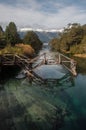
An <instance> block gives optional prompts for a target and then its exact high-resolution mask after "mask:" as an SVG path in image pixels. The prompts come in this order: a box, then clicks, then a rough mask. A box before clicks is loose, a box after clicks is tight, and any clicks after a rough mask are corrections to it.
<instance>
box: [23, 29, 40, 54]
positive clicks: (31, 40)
mask: <svg viewBox="0 0 86 130" xmlns="http://www.w3.org/2000/svg"><path fill="white" fill-rule="evenodd" d="M23 41H24V43H26V44H30V45H31V46H32V48H33V49H34V50H35V51H36V53H37V52H38V51H39V50H40V49H41V48H42V42H41V41H40V39H39V37H38V36H37V34H36V33H35V32H33V31H29V32H27V33H26V35H25V36H24V39H23Z"/></svg>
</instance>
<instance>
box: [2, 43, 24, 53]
mask: <svg viewBox="0 0 86 130" xmlns="http://www.w3.org/2000/svg"><path fill="white" fill-rule="evenodd" d="M4 53H12V54H18V55H20V54H22V49H21V48H19V47H16V46H15V47H12V46H11V45H10V44H8V45H7V46H6V47H5V48H4V49H2V50H0V55H2V54H4Z"/></svg>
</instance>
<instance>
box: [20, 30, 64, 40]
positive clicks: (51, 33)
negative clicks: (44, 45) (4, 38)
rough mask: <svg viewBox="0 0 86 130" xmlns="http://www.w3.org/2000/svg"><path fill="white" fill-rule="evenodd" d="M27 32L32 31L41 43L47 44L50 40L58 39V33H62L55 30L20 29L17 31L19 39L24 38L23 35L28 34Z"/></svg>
mask: <svg viewBox="0 0 86 130" xmlns="http://www.w3.org/2000/svg"><path fill="white" fill-rule="evenodd" d="M28 31H34V32H35V33H36V34H37V35H38V36H39V39H40V40H41V41H42V42H49V41H50V40H51V39H53V38H56V37H58V33H59V32H62V31H63V29H60V30H56V29H49V30H48V29H40V28H39V29H33V28H21V29H20V30H19V35H20V37H21V38H23V37H24V35H25V34H26V33H27V32H28Z"/></svg>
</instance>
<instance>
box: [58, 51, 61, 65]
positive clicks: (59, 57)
mask: <svg viewBox="0 0 86 130" xmlns="http://www.w3.org/2000/svg"><path fill="white" fill-rule="evenodd" d="M58 55H59V56H58V59H59V64H61V55H60V53H59V54H58Z"/></svg>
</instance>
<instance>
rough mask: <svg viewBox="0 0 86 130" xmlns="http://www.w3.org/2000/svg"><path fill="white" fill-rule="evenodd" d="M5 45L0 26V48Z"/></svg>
mask: <svg viewBox="0 0 86 130" xmlns="http://www.w3.org/2000/svg"><path fill="white" fill-rule="evenodd" d="M5 45H6V40H5V35H4V31H3V28H2V27H1V26H0V48H4V47H5Z"/></svg>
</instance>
